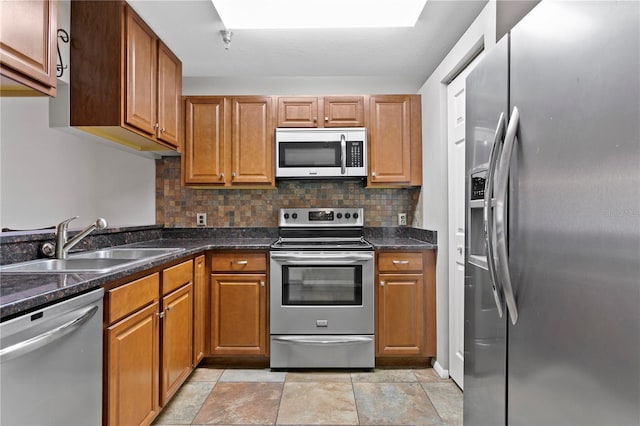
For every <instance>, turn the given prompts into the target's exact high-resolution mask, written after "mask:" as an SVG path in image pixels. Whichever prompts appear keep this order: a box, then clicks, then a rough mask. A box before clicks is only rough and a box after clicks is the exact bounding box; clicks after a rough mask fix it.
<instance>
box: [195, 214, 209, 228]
mask: <svg viewBox="0 0 640 426" xmlns="http://www.w3.org/2000/svg"><path fill="white" fill-rule="evenodd" d="M196 225H197V226H207V214H206V213H196Z"/></svg>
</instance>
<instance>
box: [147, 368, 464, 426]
mask: <svg viewBox="0 0 640 426" xmlns="http://www.w3.org/2000/svg"><path fill="white" fill-rule="evenodd" d="M154 424H155V425H172V426H173V425H461V424H462V392H461V391H460V389H459V388H458V387H457V386H456V385H455V384H454V383H453V382H452V381H451V380H444V379H441V378H439V377H438V376H437V375H436V373H435V372H434V371H433V370H432V369H430V368H425V369H376V370H374V371H371V372H346V371H336V372H333V371H332V372H272V371H270V370H269V369H264V370H261V369H254V370H244V369H227V370H221V369H214V368H206V367H204V368H197V369H196V370H195V371H194V372H193V373H192V374H191V376H190V377H189V379H188V380H187V381H186V382H185V384H184V385H183V386H182V388H181V389H180V390H179V391H178V393H177V394H176V395H175V396H174V398H173V400H172V401H171V402H170V403H169V405H168V406H167V407H165V408H164V410H163V411H162V412H161V413H160V415H159V416H158V418H157V419H156V420H155V422H154Z"/></svg>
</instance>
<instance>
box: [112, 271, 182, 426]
mask: <svg viewBox="0 0 640 426" xmlns="http://www.w3.org/2000/svg"><path fill="white" fill-rule="evenodd" d="M193 297H194V296H193V261H192V260H188V261H186V262H182V263H179V264H178V265H175V266H172V267H169V268H165V269H164V270H162V271H160V272H154V273H151V274H149V275H147V276H144V277H142V278H139V279H137V280H134V281H131V282H128V283H125V284H123V285H120V286H117V287H114V288H112V289H109V290H108V291H107V292H106V294H105V323H106V328H105V361H104V366H105V367H104V385H105V393H104V395H105V402H104V423H105V424H107V425H114V426H115V425H125V424H126V425H139V424H150V423H151V421H153V419H154V418H155V417H156V416H157V414H158V412H159V410H160V407H161V406H164V405H165V404H166V403H167V402H168V401H169V399H170V398H171V397H172V396H173V394H174V393H175V392H176V391H177V390H178V388H179V387H180V385H182V383H183V382H184V380H185V379H186V378H187V377H188V376H189V374H190V373H191V371H192V366H193V318H194V309H193Z"/></svg>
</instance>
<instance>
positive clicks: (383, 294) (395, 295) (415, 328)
mask: <svg viewBox="0 0 640 426" xmlns="http://www.w3.org/2000/svg"><path fill="white" fill-rule="evenodd" d="M435 343H436V342H435V253H434V252H433V251H432V250H427V251H416V252H404V251H382V252H379V253H378V254H377V272H376V344H377V348H376V356H404V357H429V356H435Z"/></svg>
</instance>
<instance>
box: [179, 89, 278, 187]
mask: <svg viewBox="0 0 640 426" xmlns="http://www.w3.org/2000/svg"><path fill="white" fill-rule="evenodd" d="M273 105H274V100H273V98H271V97H270V96H235V97H220V96H193V97H187V98H185V148H184V153H183V156H182V158H183V160H182V161H183V163H182V165H183V167H182V169H183V174H182V176H183V183H184V184H185V185H212V186H220V187H237V186H253V185H259V186H273V185H275V179H274V172H273V166H274V165H273V162H274V159H273V156H274V152H273V150H274V148H273V146H274V145H273V135H274V107H273Z"/></svg>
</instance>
